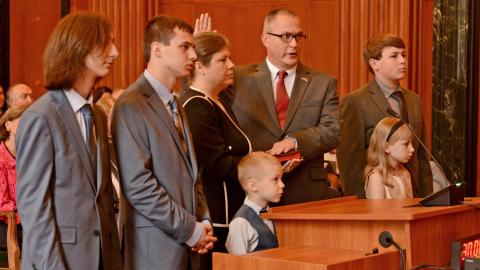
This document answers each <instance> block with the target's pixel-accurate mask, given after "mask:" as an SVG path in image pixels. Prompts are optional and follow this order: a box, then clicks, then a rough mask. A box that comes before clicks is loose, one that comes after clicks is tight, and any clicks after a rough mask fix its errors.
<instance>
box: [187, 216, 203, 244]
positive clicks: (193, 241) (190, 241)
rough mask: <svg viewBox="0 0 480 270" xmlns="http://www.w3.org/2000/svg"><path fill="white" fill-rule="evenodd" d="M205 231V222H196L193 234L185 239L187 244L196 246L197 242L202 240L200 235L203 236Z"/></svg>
mask: <svg viewBox="0 0 480 270" xmlns="http://www.w3.org/2000/svg"><path fill="white" fill-rule="evenodd" d="M202 233H203V224H202V223H200V222H196V223H195V229H194V230H193V233H192V235H191V236H190V238H188V239H187V241H185V244H187V245H188V246H189V247H193V246H195V244H196V243H197V242H198V240H200V237H202Z"/></svg>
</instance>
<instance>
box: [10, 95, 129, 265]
mask: <svg viewBox="0 0 480 270" xmlns="http://www.w3.org/2000/svg"><path fill="white" fill-rule="evenodd" d="M94 114H95V134H96V138H97V164H96V174H95V172H94V168H93V166H92V164H91V162H90V159H89V157H88V153H87V150H86V147H85V142H84V140H83V137H82V135H81V132H80V127H79V126H78V122H77V119H76V118H75V115H74V113H73V110H72V107H71V106H70V103H69V102H68V100H67V98H66V96H65V94H64V93H63V91H61V90H53V91H49V92H47V93H46V94H45V95H43V96H42V97H41V98H40V99H38V100H37V101H36V102H35V103H34V104H33V105H32V106H31V107H30V108H29V109H28V110H27V111H26V112H25V113H24V114H23V115H22V117H21V120H20V125H19V127H18V132H17V136H16V145H17V205H18V210H19V213H20V217H21V221H22V225H23V248H22V260H21V265H22V269H82V270H83V269H98V268H99V263H100V261H101V262H103V269H119V268H121V267H122V259H121V256H120V247H119V240H118V232H117V227H116V225H115V215H114V210H113V202H112V190H113V189H112V182H111V177H110V162H109V161H110V158H109V153H108V145H107V139H106V138H107V136H106V130H107V126H106V123H107V122H106V116H105V114H104V113H103V112H102V110H101V109H99V108H98V107H96V106H94ZM97 187H99V188H97ZM100 252H101V254H102V259H101V260H100Z"/></svg>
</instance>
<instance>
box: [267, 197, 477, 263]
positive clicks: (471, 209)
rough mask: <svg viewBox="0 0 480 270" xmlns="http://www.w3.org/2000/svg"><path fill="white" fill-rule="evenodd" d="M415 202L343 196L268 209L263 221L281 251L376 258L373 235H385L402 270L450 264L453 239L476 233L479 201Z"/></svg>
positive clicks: (390, 249) (376, 237)
mask: <svg viewBox="0 0 480 270" xmlns="http://www.w3.org/2000/svg"><path fill="white" fill-rule="evenodd" d="M418 201H419V199H403V200H360V199H357V198H356V197H344V198H338V199H332V200H325V201H318V202H310V203H304V204H296V205H288V206H281V207H273V208H271V209H270V210H269V212H268V213H266V214H262V217H263V218H269V219H272V220H274V221H275V227H276V231H277V237H278V241H279V246H280V248H287V247H295V246H309V247H317V248H333V249H341V250H356V251H361V252H364V253H365V252H369V251H371V250H372V248H373V247H378V248H379V250H380V252H381V253H384V252H387V251H393V250H394V247H393V246H392V247H390V248H389V249H385V248H383V247H381V246H380V244H379V242H378V236H379V234H380V233H381V232H382V231H389V232H390V233H391V234H392V235H393V239H394V240H395V241H396V242H397V243H398V244H399V245H400V246H401V247H402V248H403V249H405V250H406V257H407V268H410V267H412V266H416V265H420V264H430V265H435V266H445V265H449V264H450V244H451V242H452V241H453V240H456V239H459V238H464V237H466V236H469V235H473V234H477V233H480V209H479V207H480V198H465V202H466V203H468V204H472V205H457V206H432V207H424V206H420V205H419V204H418Z"/></svg>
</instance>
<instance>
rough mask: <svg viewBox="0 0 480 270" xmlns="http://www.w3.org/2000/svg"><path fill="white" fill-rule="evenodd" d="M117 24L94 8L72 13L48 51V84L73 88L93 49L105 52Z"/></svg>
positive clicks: (57, 30)
mask: <svg viewBox="0 0 480 270" xmlns="http://www.w3.org/2000/svg"><path fill="white" fill-rule="evenodd" d="M112 31H113V28H112V24H111V23H110V21H109V20H108V19H107V17H105V16H103V15H99V14H95V13H90V12H78V13H72V14H70V15H68V16H66V17H65V18H63V19H62V20H60V22H59V23H58V24H57V26H56V27H55V29H54V30H53V33H52V35H51V36H50V39H49V41H48V44H47V47H46V49H45V53H44V56H43V57H44V59H43V66H44V73H45V87H46V88H47V89H49V90H54V89H69V88H72V86H73V84H74V83H75V81H76V80H77V79H78V77H79V76H81V75H80V74H81V72H82V70H83V69H84V68H85V58H86V57H87V55H88V54H90V53H91V52H93V51H98V52H100V53H104V52H105V50H106V49H107V47H108V45H109V42H110V39H111V35H112V34H113V33H112Z"/></svg>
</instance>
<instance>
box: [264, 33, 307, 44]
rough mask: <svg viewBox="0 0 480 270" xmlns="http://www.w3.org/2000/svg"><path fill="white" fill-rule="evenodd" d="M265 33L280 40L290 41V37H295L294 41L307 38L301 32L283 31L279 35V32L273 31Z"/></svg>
mask: <svg viewBox="0 0 480 270" xmlns="http://www.w3.org/2000/svg"><path fill="white" fill-rule="evenodd" d="M267 34H269V35H272V36H276V37H279V38H280V40H282V41H283V42H291V41H292V39H295V41H297V42H303V41H305V40H306V39H307V35H305V34H304V33H302V32H300V33H296V34H292V33H283V34H280V35H279V34H274V33H267Z"/></svg>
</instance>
